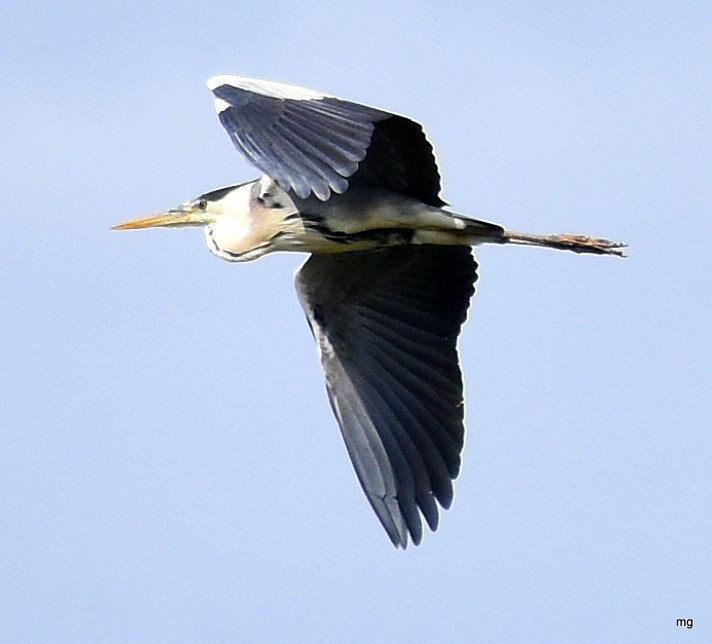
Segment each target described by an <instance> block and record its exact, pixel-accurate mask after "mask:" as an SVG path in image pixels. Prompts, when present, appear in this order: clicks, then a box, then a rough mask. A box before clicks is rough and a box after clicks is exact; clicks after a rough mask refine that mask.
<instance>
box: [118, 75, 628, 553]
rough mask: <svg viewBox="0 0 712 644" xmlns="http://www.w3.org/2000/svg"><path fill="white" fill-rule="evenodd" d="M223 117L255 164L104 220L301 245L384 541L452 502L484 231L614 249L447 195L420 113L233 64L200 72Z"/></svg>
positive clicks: (234, 240) (285, 246)
mask: <svg viewBox="0 0 712 644" xmlns="http://www.w3.org/2000/svg"><path fill="white" fill-rule="evenodd" d="M208 86H209V88H210V89H211V90H212V92H213V94H214V95H215V106H216V110H217V112H218V115H219V118H220V121H221V122H222V124H223V125H224V126H225V128H226V129H227V131H228V133H229V135H230V137H231V139H232V140H233V142H234V143H235V145H236V146H237V147H238V149H239V150H240V151H241V152H242V153H243V154H244V155H245V156H246V157H247V158H248V159H249V160H251V161H252V162H253V163H254V164H255V165H257V166H258V167H259V168H260V169H261V170H262V171H263V172H264V175H263V176H262V177H260V178H259V179H257V180H255V181H251V182H248V183H244V184H239V185H235V186H227V187H225V188H219V189H217V190H213V191H211V192H208V193H205V194H203V195H201V196H200V197H198V198H197V199H194V200H192V201H189V202H186V203H183V204H181V205H180V206H178V207H177V208H174V209H171V210H168V211H164V212H162V213H159V214H157V215H153V216H150V217H144V218H139V219H134V220H130V221H128V222H124V223H123V224H119V225H117V226H115V228H122V229H126V228H144V227H149V226H194V225H201V226H204V227H205V238H206V242H207V245H208V247H209V248H210V250H211V251H212V252H213V253H214V254H215V255H217V256H218V257H220V258H222V259H225V260H228V261H232V262H244V261H250V260H253V259H257V258H258V257H261V256H262V255H264V254H266V253H269V252H274V251H301V252H307V253H311V257H310V258H309V259H308V260H307V261H306V262H305V264H304V265H303V266H302V268H301V269H300V270H299V271H298V272H297V276H296V288H297V293H298V295H299V299H300V302H301V304H302V306H303V307H304V310H305V313H306V315H307V320H308V322H309V325H310V327H311V330H312V333H313V334H314V337H315V339H316V341H317V345H318V348H319V354H320V358H321V362H322V366H323V368H324V374H325V378H326V385H327V390H328V392H329V398H330V401H331V404H332V408H333V410H334V414H335V415H336V417H337V420H338V422H339V426H340V428H341V431H342V435H343V436H344V440H345V442H346V446H347V449H348V452H349V455H350V457H351V460H352V463H353V465H354V468H355V469H356V473H357V475H358V478H359V481H360V483H361V485H362V487H363V489H364V491H365V493H366V496H367V497H368V499H369V501H370V503H371V505H372V507H373V509H374V510H375V512H376V514H377V515H378V517H379V519H380V521H381V523H382V524H383V526H384V528H385V529H386V531H387V533H388V535H389V537H390V538H391V540H392V542H393V543H394V544H395V545H397V546H401V547H405V546H406V545H407V543H408V536H409V535H410V538H411V539H412V540H413V542H414V543H416V544H417V543H419V542H420V540H421V537H422V526H421V515H422V516H423V517H424V518H425V520H426V522H427V523H428V525H429V526H430V528H431V529H433V530H434V529H435V528H436V527H437V522H438V511H437V505H436V501H437V502H439V503H440V505H442V506H443V507H445V508H447V507H449V505H450V503H451V501H452V494H453V490H452V480H453V479H454V478H455V477H456V476H457V474H458V472H459V467H460V454H461V451H462V447H463V443H464V426H463V417H464V411H463V409H464V408H463V404H464V403H463V396H462V377H461V374H460V368H459V364H458V356H457V338H458V336H459V333H460V327H461V325H462V323H463V322H464V320H465V317H466V313H467V309H468V307H469V302H470V298H471V296H472V294H473V293H474V283H475V281H476V279H477V274H476V268H477V265H476V263H475V261H474V259H473V257H472V252H471V249H470V247H471V246H475V245H477V244H480V243H487V242H489V243H498V244H506V243H517V244H529V245H537V246H547V247H552V248H559V249H565V250H573V251H575V252H580V253H595V254H613V255H621V254H622V253H621V250H620V249H621V246H622V245H621V244H616V243H614V242H609V241H608V240H605V239H592V238H589V237H583V236H578V235H553V236H544V235H531V234H526V233H513V232H510V231H507V230H505V229H504V228H502V227H501V226H499V225H497V224H492V223H488V222H485V221H480V220H477V219H472V218H470V217H467V216H464V215H460V214H457V213H454V212H452V211H450V210H449V209H447V208H445V207H444V206H445V204H444V202H443V201H442V199H441V198H440V177H439V173H438V170H437V165H436V162H435V157H434V155H433V152H432V147H431V145H430V143H429V142H428V140H427V139H426V137H425V134H424V133H423V130H422V128H421V126H420V125H419V124H417V123H415V122H414V121H412V120H410V119H408V118H406V117H403V116H398V115H395V114H392V113H390V112H386V111H383V110H380V109H376V108H372V107H368V106H364V105H360V104H357V103H352V102H349V101H344V100H342V99H338V98H335V97H332V96H328V95H325V94H321V93H319V92H315V91H313V90H307V89H303V88H298V87H294V86H291V85H285V84H282V83H274V82H269V81H257V80H254V79H247V78H242V77H237V76H216V77H215V78H213V79H211V80H210V81H209V83H208Z"/></svg>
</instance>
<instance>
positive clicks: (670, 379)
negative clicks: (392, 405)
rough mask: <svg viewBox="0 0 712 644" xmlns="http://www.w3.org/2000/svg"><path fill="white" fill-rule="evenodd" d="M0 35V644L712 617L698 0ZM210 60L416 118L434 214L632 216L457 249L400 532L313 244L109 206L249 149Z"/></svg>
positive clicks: (5, 24)
mask: <svg viewBox="0 0 712 644" xmlns="http://www.w3.org/2000/svg"><path fill="white" fill-rule="evenodd" d="M0 34H1V36H2V37H1V38H0V78H2V85H3V87H4V91H3V98H2V101H1V102H0V113H1V116H2V118H1V119H0V141H1V142H2V154H1V155H0V166H1V168H0V172H1V177H2V178H1V179H0V181H2V185H3V190H2V195H3V200H4V204H3V207H2V218H1V220H0V230H1V231H2V253H0V272H1V273H2V282H1V283H2V302H1V303H0V304H1V308H0V323H1V334H0V338H1V339H0V348H1V351H2V354H1V355H2V371H1V372H0V379H1V380H0V417H1V418H2V421H1V430H0V508H1V509H0V516H1V519H0V641H2V642H3V643H4V642H10V643H15V642H42V643H47V642H72V643H74V642H92V643H93V642H102V643H103V642H134V643H135V642H152V643H153V642H248V643H252V642H305V643H307V642H309V643H314V642H344V643H359V642H386V641H390V642H428V643H432V642H440V641H442V642H474V641H481V642H552V641H568V642H602V641H609V642H638V641H640V642H643V641H644V642H677V641H682V638H686V639H685V641H707V642H709V641H712V626H711V625H710V621H711V620H712V602H711V601H710V600H711V598H712V547H711V545H710V544H711V543H712V520H711V518H710V517H711V513H710V507H711V501H712V475H711V472H712V440H710V430H711V426H712V378H711V377H710V376H711V367H710V365H711V363H712V355H711V354H712V349H711V347H712V342H711V337H710V317H711V312H712V311H711V308H712V307H711V306H710V291H711V289H712V284H711V283H710V282H711V281H712V279H711V276H712V271H711V270H710V269H711V268H712V267H711V261H710V239H711V238H712V229H711V228H712V227H711V225H710V210H711V208H712V118H711V114H712V107H711V106H712V81H711V78H712V76H711V74H710V61H711V60H712V5H710V3H709V2H684V1H681V2H626V1H621V0H616V1H615V2H605V1H604V2H600V1H599V2H576V3H573V2H571V3H562V2H442V3H435V2H388V1H380V2H371V1H361V2H351V3H338V2H300V1H298V0H289V1H282V0H275V1H273V2H264V3H238V2H201V3H187V2H154V3H145V4H144V3H122V2H111V1H109V2H101V3H100V2H95V1H91V2H69V3H55V2H37V3H20V2H14V3H13V2H11V3H9V6H4V7H3V16H2V22H1V23H0ZM217 73H235V74H242V75H250V76H256V77H258V78H268V79H272V80H281V81H285V82H290V83H295V84H299V85H305V86H307V87H312V88H315V89H318V90H322V91H325V92H329V93H332V94H336V95H339V96H343V97H345V98H352V99H355V100H359V101H363V102H367V103H370V104H374V105H377V106H380V107H384V108H387V109H391V110H394V111H397V112H401V113H404V114H408V115H410V116H412V117H413V118H416V119H417V120H419V121H421V122H423V123H424V124H425V125H426V127H427V130H428V133H429V136H430V138H431V140H432V141H433V142H434V144H435V147H436V149H437V152H438V157H439V163H440V167H441V170H442V172H443V175H444V197H445V198H446V199H447V200H448V201H449V202H450V203H451V204H452V205H453V207H454V208H455V209H457V210H459V211H461V212H464V213H468V214H471V215H473V216H476V217H481V218H484V219H489V220H493V221H497V222H499V223H502V224H504V225H505V226H507V227H509V228H512V229H515V230H525V231H531V232H573V233H585V234H591V235H595V236H605V237H610V238H613V239H618V240H624V241H626V242H628V243H629V244H630V250H629V255H630V256H629V257H628V259H626V260H619V259H615V258H607V257H588V256H576V255H574V254H571V253H557V252H554V251H547V250H541V249H527V248H517V247H491V248H481V249H479V250H478V259H479V261H480V264H481V269H480V274H481V278H480V282H479V284H478V293H477V296H476V298H475V300H474V304H473V307H472V309H471V312H470V317H469V321H468V323H467V324H466V326H465V329H464V333H463V337H462V341H461V344H460V347H461V352H462V366H463V370H464V373H465V378H466V403H467V407H466V409H467V424H468V434H467V444H466V447H465V453H464V465H463V469H462V473H461V476H460V477H459V479H458V481H457V484H456V498H455V502H454V504H453V507H452V508H451V509H450V510H449V511H448V512H445V513H443V516H442V520H441V527H440V529H439V531H438V532H437V533H435V534H431V533H428V534H426V536H425V539H424V542H423V544H422V545H421V546H420V547H417V548H413V547H411V548H409V549H408V550H407V551H405V552H402V551H397V550H395V549H394V548H393V547H392V546H391V545H390V543H389V541H388V539H387V537H386V535H385V533H384V532H383V530H382V529H381V527H380V525H379V524H378V522H377V520H376V518H375V516H374V515H373V514H372V512H371V509H370V507H369V506H368V503H367V502H366V500H365V498H364V497H363V495H362V493H361V490H360V488H359V486H358V484H357V481H356V478H355V475H354V473H353V471H352V468H351V465H350V463H349V460H348V457H347V454H346V450H345V448H344V446H343V444H342V440H341V437H340V435H339V432H338V429H337V426H336V422H335V420H334V419H333V417H332V415H331V411H330V409H329V405H328V402H327V398H326V394H325V391H324V386H323V382H322V378H321V370H320V367H319V365H318V361H317V357H316V350H315V348H314V345H313V342H312V339H311V336H310V334H309V331H308V329H307V326H306V324H305V321H304V318H303V313H302V311H301V308H300V306H299V304H298V302H297V299H296V296H295V294H294V291H293V286H292V274H293V271H294V270H295V269H296V268H297V267H298V265H299V263H300V262H301V261H302V259H303V258H302V257H300V256H298V255H292V254H290V255H287V254H284V255H273V256H268V257H266V258H263V259H261V260H259V261H257V262H255V263H253V264H248V265H230V264H228V263H226V262H221V261H220V260H218V259H217V258H215V257H213V256H212V255H211V254H210V253H209V252H208V251H207V250H206V248H205V246H204V242H203V238H202V234H201V233H200V232H199V231H197V230H155V231H137V232H114V231H111V230H110V226H111V225H112V224H113V223H116V222H117V221H120V220H123V219H125V218H128V217H131V216H136V215H139V214H143V213H147V212H150V211H152V210H156V209H159V208H165V207H169V206H173V205H176V204H178V203H180V202H181V201H184V200H186V199H189V198H192V197H195V196H197V195H199V194H200V193H202V192H204V191H207V190H209V189H212V188H216V187H218V186H221V185H225V184H228V183H234V182H239V181H245V180H249V179H252V178H254V177H255V176H256V175H257V173H256V171H255V170H254V169H253V168H251V167H250V166H249V165H247V163H246V162H244V161H243V159H242V157H241V156H240V155H239V154H238V153H237V151H235V150H234V149H233V148H232V145H231V143H230V141H229V139H228V137H227V135H226V134H225V132H224V131H223V130H222V128H221V127H220V126H219V124H218V122H217V119H216V117H215V114H214V112H213V108H212V100H211V96H210V93H209V92H208V90H207V89H206V88H205V81H206V80H207V79H208V78H209V77H210V76H212V75H213V74H217ZM678 618H691V619H693V620H694V627H693V628H692V630H690V631H687V630H686V629H685V628H684V627H679V626H676V625H675V620H676V619H678ZM681 631H685V632H684V633H682V632H681Z"/></svg>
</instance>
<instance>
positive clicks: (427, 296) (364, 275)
mask: <svg viewBox="0 0 712 644" xmlns="http://www.w3.org/2000/svg"><path fill="white" fill-rule="evenodd" d="M476 269H477V264H476V263H475V261H474V259H473V257H472V253H471V251H470V248H469V247H462V246H416V245H410V246H399V247H394V248H389V249H387V250H375V251H364V252H349V253H338V254H322V255H312V256H311V257H310V258H309V259H308V260H307V261H306V262H305V263H304V265H303V266H302V267H301V268H300V270H299V271H298V273H297V275H296V287H297V292H298V295H299V299H300V301H301V303H302V306H303V307H304V310H305V312H306V315H307V320H308V322H309V326H310V327H311V330H312V333H313V334H314V337H315V339H316V341H317V344H318V347H319V355H320V358H321V364H322V367H323V369H324V375H325V378H326V387H327V391H328V393H329V398H330V400H331V405H332V408H333V410H334V414H335V415H336V418H337V420H338V423H339V426H340V428H341V433H342V435H343V437H344V440H345V442H346V448H347V449H348V452H349V456H350V457H351V461H352V463H353V465H354V468H355V469H356V474H357V475H358V479H359V481H360V483H361V486H362V487H363V489H364V492H365V493H366V496H367V497H368V500H369V502H370V503H371V505H372V507H373V509H374V510H375V512H376V514H377V515H378V518H379V519H380V521H381V523H382V524H383V527H384V528H385V529H386V532H387V533H388V536H389V537H390V538H391V541H392V542H393V543H394V545H396V546H400V547H403V548H405V547H406V545H407V543H408V534H410V537H411V539H412V540H413V542H414V543H415V544H418V543H420V540H421V538H422V526H421V519H420V514H419V512H418V510H420V513H422V515H423V517H424V518H425V520H426V521H427V523H428V525H429V526H430V529H431V530H435V529H436V527H437V525H438V509H437V505H436V503H435V500H436V499H437V501H438V502H439V503H440V505H442V506H443V507H444V508H448V507H449V506H450V503H451V502H452V497H453V488H452V479H454V478H455V477H456V476H457V474H458V472H459V468H460V453H461V451H462V447H463V442H464V426H463V417H464V404H463V394H462V375H461V372H460V366H459V362H458V355H457V338H458V335H459V333H460V327H461V326H462V323H463V322H464V320H465V317H466V314H467V308H468V306H469V303H470V298H471V296H472V294H473V293H474V282H475V280H476V279H477V273H476Z"/></svg>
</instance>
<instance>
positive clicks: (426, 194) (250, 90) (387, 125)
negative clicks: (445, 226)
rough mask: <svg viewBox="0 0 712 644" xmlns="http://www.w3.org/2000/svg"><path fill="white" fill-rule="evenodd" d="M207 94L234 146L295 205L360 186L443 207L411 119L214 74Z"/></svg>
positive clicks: (430, 159)
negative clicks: (294, 198) (295, 201)
mask: <svg viewBox="0 0 712 644" xmlns="http://www.w3.org/2000/svg"><path fill="white" fill-rule="evenodd" d="M208 88H209V89H210V90H211V91H212V92H213V94H214V95H215V108H216V110H217V112H218V116H219V118H220V122H221V123H222V124H223V126H224V127H225V129H226V130H227V132H228V134H229V135H230V138H231V139H232V141H233V143H234V144H235V145H236V146H237V148H238V149H239V150H240V151H241V152H242V153H243V154H244V155H245V156H246V157H247V158H248V159H249V160H250V161H251V162H252V163H254V164H255V165H256V166H257V167H258V168H259V169H260V170H262V171H263V172H264V173H265V174H267V175H268V176H269V177H271V178H272V179H274V180H275V181H276V182H277V183H279V185H280V186H281V187H282V188H283V189H284V190H287V191H290V190H291V191H293V192H294V194H295V195H296V196H297V197H299V198H300V199H307V198H308V197H309V196H310V195H311V194H312V193H314V195H316V196H317V197H318V198H319V199H321V200H322V201H326V200H327V199H328V198H329V197H330V196H331V194H332V192H335V193H337V194H341V193H343V192H344V191H346V189H347V188H348V187H349V185H353V184H354V182H357V183H359V182H360V183H365V184H369V185H375V186H380V187H383V188H388V189H390V190H394V191H396V192H400V193H402V194H405V195H408V196H410V197H414V198H416V199H420V200H421V201H423V202H424V203H427V204H429V205H432V206H441V205H443V204H444V202H443V201H442V200H441V199H440V197H439V193H440V175H439V173H438V168H437V164H436V162H435V157H434V155H433V148H432V146H431V145H430V143H429V142H428V140H427V138H426V136H425V133H424V132H423V128H422V127H421V126H420V125H419V124H418V123H416V122H415V121H412V120H411V119H408V118H406V117H404V116H398V115H396V114H391V113H390V112H386V111H383V110H379V109H376V108H373V107H368V106H366V105H360V104H358V103H352V102H350V101H345V100H343V99H340V98H336V97H334V96H329V95H327V94H322V93H320V92H315V91H313V90H309V89H304V88H301V87H296V86H294V85H286V84H284V83H275V82H272V81H263V80H256V79H251V78H243V77H240V76H215V77H213V78H211V79H210V80H209V81H208Z"/></svg>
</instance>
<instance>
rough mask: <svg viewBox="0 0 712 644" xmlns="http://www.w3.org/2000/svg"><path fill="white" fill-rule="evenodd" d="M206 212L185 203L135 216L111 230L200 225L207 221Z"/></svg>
mask: <svg viewBox="0 0 712 644" xmlns="http://www.w3.org/2000/svg"><path fill="white" fill-rule="evenodd" d="M209 221H210V220H209V218H208V217H207V216H206V213H205V212H204V211H202V210H200V209H198V208H196V207H194V206H192V205H189V204H186V205H184V206H179V207H178V208H172V209H171V210H164V211H163V212H159V213H155V214H153V215H148V216H145V217H136V218H135V219H129V220H127V221H122V222H121V223H120V224H116V225H115V226H112V227H111V229H112V230H131V229H133V228H153V227H155V226H202V225H204V224H207V223H209Z"/></svg>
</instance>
